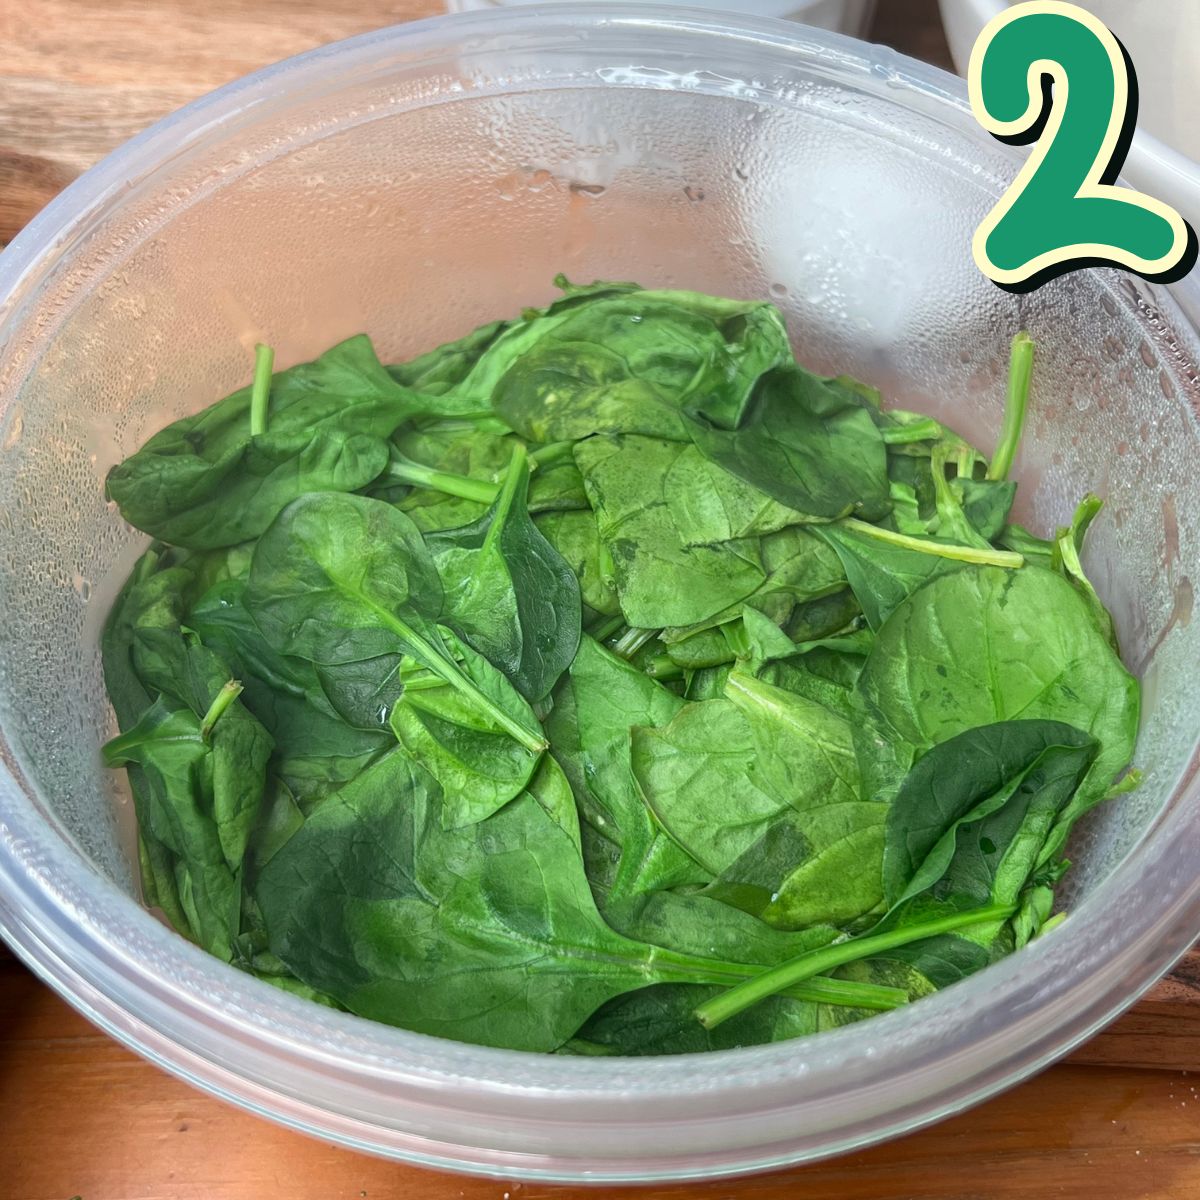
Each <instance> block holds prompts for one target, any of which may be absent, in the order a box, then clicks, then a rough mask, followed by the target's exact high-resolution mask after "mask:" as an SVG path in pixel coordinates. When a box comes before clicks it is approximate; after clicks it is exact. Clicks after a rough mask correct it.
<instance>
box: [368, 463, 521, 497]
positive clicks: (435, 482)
mask: <svg viewBox="0 0 1200 1200" xmlns="http://www.w3.org/2000/svg"><path fill="white" fill-rule="evenodd" d="M382 479H383V480H384V481H386V482H388V483H406V484H408V485H409V486H410V487H423V488H431V489H432V490H433V491H435V492H445V493H446V495H448V496H457V497H458V498H459V499H460V500H474V501H475V502H476V503H478V504H491V503H492V501H493V500H495V499H496V496H497V495H498V494H499V492H500V488H499V486H498V485H497V484H495V483H489V482H488V481H487V480H486V479H471V478H470V477H469V476H466V475H452V474H450V473H449V472H448V471H435V470H434V469H433V468H432V467H425V466H422V465H421V464H420V463H416V462H412V461H411V460H410V459H407V458H404V457H402V456H401V455H399V454H396V453H393V454H392V459H391V462H389V463H388V465H387V469H386V470H385V471H384V473H383V476H382Z"/></svg>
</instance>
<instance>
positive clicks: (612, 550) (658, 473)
mask: <svg viewBox="0 0 1200 1200" xmlns="http://www.w3.org/2000/svg"><path fill="white" fill-rule="evenodd" d="M685 449H686V447H685V446H684V445H682V444H680V443H678V442H666V441H662V440H661V439H657V438H648V437H639V436H628V437H623V436H614V437H594V438H589V439H588V440H587V441H584V442H580V443H579V444H578V445H577V446H576V447H575V461H576V463H577V464H578V465H579V469H580V471H582V472H583V479H584V485H585V487H586V488H587V493H588V499H589V500H590V501H591V505H592V508H593V509H594V510H595V513H596V519H597V525H598V528H599V532H600V537H601V540H602V541H603V542H604V544H605V546H606V547H607V549H608V552H609V554H610V555H611V558H612V563H613V569H614V573H615V578H616V585H617V593H618V595H619V597H620V602H621V612H622V613H623V614H624V617H625V620H626V621H627V622H628V623H629V624H630V625H633V626H636V627H639V628H645V629H656V628H660V627H662V626H663V625H690V624H693V623H695V622H698V621H704V620H707V619H708V618H709V617H712V616H714V615H715V614H716V613H719V612H721V611H722V610H723V609H725V608H727V607H728V606H729V605H731V604H735V603H737V602H738V601H739V600H744V599H745V598H746V597H747V596H749V595H750V594H751V593H752V592H753V591H754V590H755V588H757V587H758V586H759V585H760V584H761V583H762V582H763V581H764V579H765V578H766V572H765V570H764V569H763V566H762V559H761V555H760V553H759V544H758V541H757V540H756V539H741V540H737V541H731V542H724V543H722V544H721V545H719V546H702V545H692V544H690V543H691V541H692V538H691V535H690V533H689V530H688V529H687V528H684V529H680V528H679V526H678V525H676V523H675V516H676V514H675V513H674V512H673V511H672V509H671V507H670V505H669V504H668V500H667V495H666V491H665V487H666V479H667V474H668V471H669V469H670V467H671V465H672V464H673V463H674V462H675V460H676V459H678V457H679V456H680V455H681V454H682V453H683V452H684V450H685Z"/></svg>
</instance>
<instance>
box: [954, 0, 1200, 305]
mask: <svg viewBox="0 0 1200 1200" xmlns="http://www.w3.org/2000/svg"><path fill="white" fill-rule="evenodd" d="M968 80H969V85H970V93H971V107H972V109H973V110H974V112H975V116H976V118H977V119H978V121H979V123H980V124H981V125H983V127H984V128H985V129H986V130H987V131H988V132H989V133H991V134H992V135H993V136H995V137H997V138H999V139H1000V140H1001V141H1005V142H1010V143H1013V144H1018V145H1023V144H1026V143H1029V142H1034V141H1036V142H1037V145H1036V146H1035V148H1034V150H1033V153H1032V154H1031V155H1030V156H1029V161H1028V162H1027V163H1026V164H1025V166H1024V167H1023V168H1022V170H1021V172H1020V173H1019V174H1018V175H1017V178H1016V179H1015V180H1014V181H1013V184H1012V186H1011V187H1010V188H1009V189H1008V191H1007V192H1005V194H1004V196H1003V197H1002V199H1001V200H1000V202H999V204H997V205H996V207H995V208H994V209H993V210H992V211H991V212H990V213H989V214H988V216H987V219H986V220H985V221H984V222H983V224H982V225H980V226H979V228H978V229H977V230H976V232H975V239H974V243H973V246H972V249H973V251H974V254H975V261H976V263H977V264H978V266H979V269H980V270H981V271H982V272H983V273H984V274H985V275H986V276H987V277H988V278H989V279H991V280H992V281H993V282H995V283H997V284H999V285H1000V286H1001V287H1003V288H1006V289H1008V290H1009V291H1014V292H1027V291H1032V290H1033V289H1034V288H1037V287H1040V286H1041V285H1042V284H1043V283H1046V282H1047V281H1048V280H1050V279H1053V278H1055V277H1056V276H1058V275H1063V274H1065V273H1066V272H1068V271H1074V270H1078V269H1079V268H1080V267H1085V266H1094V265H1108V266H1117V267H1123V268H1125V269H1126V270H1129V271H1132V272H1134V273H1135V274H1138V275H1142V276H1145V277H1146V278H1147V279H1154V280H1158V281H1161V282H1171V281H1173V280H1176V279H1181V278H1182V277H1183V276H1184V275H1186V274H1187V273H1188V271H1190V270H1191V268H1192V266H1193V265H1194V263H1195V261H1196V246H1197V243H1196V234H1195V232H1194V231H1193V230H1192V228H1191V226H1190V225H1188V223H1187V222H1186V221H1184V219H1183V218H1182V217H1181V216H1180V215H1179V214H1178V213H1177V212H1176V211H1175V210H1174V209H1173V208H1171V207H1170V206H1169V205H1167V204H1164V203H1162V201H1160V200H1155V199H1153V198H1152V197H1150V196H1146V195H1143V194H1142V193H1141V192H1135V191H1130V190H1129V189H1128V188H1119V187H1115V186H1114V184H1115V181H1116V178H1117V176H1118V174H1119V173H1120V171H1121V168H1122V167H1123V166H1124V163H1125V155H1126V154H1127V153H1128V150H1129V142H1130V139H1131V138H1132V137H1133V130H1134V126H1135V124H1136V122H1137V107H1138V92H1137V76H1136V75H1135V73H1134V70H1133V64H1132V63H1131V62H1130V61H1129V56H1128V55H1127V54H1126V52H1125V48H1124V47H1123V46H1122V45H1121V43H1120V42H1119V41H1118V40H1117V39H1116V37H1115V36H1114V35H1113V34H1112V32H1111V31H1110V30H1109V29H1108V28H1107V27H1106V26H1105V25H1104V24H1103V23H1102V22H1100V21H1099V20H1097V19H1096V18H1095V17H1094V16H1092V14H1091V13H1089V12H1086V11H1084V10H1083V9H1081V8H1078V7H1076V6H1075V5H1073V4H1064V3H1057V2H1055V0H1032V2H1030V3H1026V4H1018V5H1015V6H1014V7H1012V8H1010V9H1008V10H1007V11H1006V12H1004V13H1002V14H1001V15H1000V16H998V17H996V18H995V19H994V20H993V21H992V22H991V23H990V24H989V25H988V26H987V28H986V29H984V31H983V33H981V34H980V35H979V40H978V41H977V42H976V43H975V48H974V51H973V52H972V54H971V66H970V71H969V75H968Z"/></svg>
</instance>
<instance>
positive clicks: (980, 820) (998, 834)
mask: <svg viewBox="0 0 1200 1200" xmlns="http://www.w3.org/2000/svg"><path fill="white" fill-rule="evenodd" d="M1096 750H1097V745H1096V742H1095V741H1094V740H1093V739H1092V738H1090V737H1089V736H1088V735H1087V734H1086V733H1082V732H1081V731H1080V730H1078V729H1074V728H1072V727H1071V726H1070V725H1064V724H1062V723H1061V722H1059V721H1046V720H1020V721H1003V722H998V723H996V724H993V725H984V726H980V727H979V728H976V729H968V730H967V731H966V732H964V733H960V734H958V735H957V736H955V737H952V738H950V739H949V740H947V741H944V742H941V743H939V744H938V745H936V746H934V747H933V748H932V749H931V750H930V751H929V752H928V753H927V754H925V755H923V756H922V757H921V758H920V759H918V760H917V763H916V765H915V766H914V767H913V769H912V770H911V771H910V772H909V774H908V776H907V778H906V779H905V780H904V783H903V785H902V786H901V788H900V791H899V792H898V793H897V795H896V799H895V801H893V803H892V805H891V807H890V809H889V810H888V816H887V845H886V848H885V850H884V857H883V886H884V893H885V896H886V898H887V902H888V905H889V906H890V907H891V909H892V913H891V914H889V919H890V920H891V921H893V922H894V921H895V920H896V919H897V915H896V909H897V906H901V905H903V904H905V902H911V901H912V900H913V899H914V898H915V897H920V896H921V895H922V894H924V893H928V894H929V895H930V896H931V898H933V899H935V900H938V901H941V902H944V901H945V900H947V899H950V898H953V900H954V901H959V900H965V902H966V903H965V904H964V907H972V906H978V905H982V904H986V903H988V902H994V903H1002V902H1006V901H1007V902H1015V901H1016V899H1017V897H1018V895H1019V894H1020V892H1021V890H1022V889H1023V888H1024V886H1025V883H1026V880H1027V879H1028V877H1029V874H1030V873H1031V872H1032V870H1033V868H1034V866H1035V865H1036V862H1037V860H1038V858H1039V857H1040V854H1041V849H1042V844H1043V842H1044V840H1045V837H1046V835H1047V833H1048V832H1049V829H1050V824H1051V822H1052V821H1053V820H1054V818H1055V816H1056V815H1057V813H1058V812H1059V811H1060V810H1061V809H1062V808H1063V807H1064V805H1065V804H1066V803H1067V802H1068V801H1069V800H1070V798H1071V796H1072V795H1073V793H1074V791H1075V787H1076V785H1077V784H1078V782H1079V780H1080V779H1081V778H1082V776H1083V774H1084V772H1085V771H1086V770H1087V768H1088V767H1089V766H1090V764H1091V762H1092V759H1093V758H1094V757H1095V754H1096Z"/></svg>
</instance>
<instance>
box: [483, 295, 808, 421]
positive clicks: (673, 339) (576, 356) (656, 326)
mask: <svg viewBox="0 0 1200 1200" xmlns="http://www.w3.org/2000/svg"><path fill="white" fill-rule="evenodd" d="M790 357H791V352H790V348H789V346H788V340H787V333H786V330H785V329H784V327H783V322H782V320H781V319H780V316H779V312H778V310H777V309H775V308H774V307H773V306H772V305H769V304H763V303H759V302H752V303H747V302H744V301H738V300H723V299H718V298H716V297H711V296H702V295H700V294H698V293H695V292H672V291H658V292H655V291H636V290H631V289H629V288H628V287H625V286H622V285H616V286H610V287H606V286H605V285H597V286H596V287H595V288H594V289H593V290H592V291H591V292H590V293H589V294H586V295H584V294H581V293H578V292H576V293H574V294H568V295H567V296H566V297H565V298H564V299H563V300H561V301H559V302H558V303H557V304H553V305H551V306H550V307H549V308H548V309H546V310H544V311H543V312H535V313H531V314H529V315H527V317H526V318H525V319H524V320H523V321H522V322H520V323H519V324H516V325H514V326H513V327H511V328H510V329H509V330H508V331H507V332H506V333H505V334H504V335H503V336H502V337H501V338H499V339H498V340H497V341H496V342H495V343H494V344H493V345H492V347H491V348H490V349H489V350H488V352H487V353H486V354H485V355H484V356H483V358H482V359H481V360H480V362H479V363H478V365H477V366H476V368H475V369H474V370H473V371H472V373H471V375H470V376H469V377H468V378H467V379H466V380H465V381H464V383H463V385H462V388H461V392H462V394H463V395H464V396H471V397H474V398H476V399H477V400H483V399H490V400H491V402H492V404H493V406H494V408H495V411H496V412H497V413H498V414H499V415H500V416H501V417H502V418H503V419H504V420H505V421H506V422H507V423H508V424H509V425H511V426H512V428H513V429H515V430H516V431H517V432H518V433H520V434H521V435H522V436H523V437H527V438H531V439H532V440H534V441H538V442H557V441H563V440H570V441H573V440H576V439H579V438H585V437H588V436H589V435H591V434H594V433H640V434H645V435H648V436H654V437H666V438H672V439H675V440H682V441H686V440H687V436H688V435H687V422H686V420H685V419H684V417H683V415H682V412H681V409H682V407H683V406H684V405H685V404H686V403H687V402H688V401H689V400H690V399H692V398H693V397H706V398H708V399H709V401H710V403H712V402H715V401H716V400H717V398H718V397H719V398H720V403H721V404H722V406H723V408H725V409H730V410H737V409H738V408H740V407H741V406H743V405H744V404H745V401H746V397H747V396H748V394H749V392H750V390H751V389H752V388H753V386H754V383H755V381H756V380H757V379H758V378H759V376H761V375H762V374H763V373H764V372H765V371H768V370H770V369H771V368H772V367H774V366H777V365H779V364H780V363H783V362H786V361H788V360H789V359H790Z"/></svg>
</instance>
